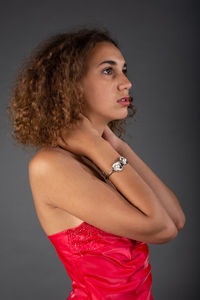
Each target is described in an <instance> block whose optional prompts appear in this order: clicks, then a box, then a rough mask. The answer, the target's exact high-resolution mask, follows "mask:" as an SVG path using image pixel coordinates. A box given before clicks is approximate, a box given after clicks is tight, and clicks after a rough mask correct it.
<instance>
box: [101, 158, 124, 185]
mask: <svg viewBox="0 0 200 300" xmlns="http://www.w3.org/2000/svg"><path fill="white" fill-rule="evenodd" d="M127 164H128V160H127V159H126V158H125V157H123V156H120V158H119V160H118V161H116V162H115V163H114V164H113V165H112V170H111V171H110V172H109V174H108V175H106V179H108V178H109V176H110V175H111V174H112V173H113V172H121V171H122V170H123V167H124V165H127Z"/></svg>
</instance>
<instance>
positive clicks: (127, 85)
mask: <svg viewBox="0 0 200 300" xmlns="http://www.w3.org/2000/svg"><path fill="white" fill-rule="evenodd" d="M118 87H119V90H120V91H121V90H123V89H128V90H129V89H131V87H132V83H131V82H130V81H129V80H128V78H127V77H126V75H125V74H123V75H122V77H121V78H120V81H119V84H118Z"/></svg>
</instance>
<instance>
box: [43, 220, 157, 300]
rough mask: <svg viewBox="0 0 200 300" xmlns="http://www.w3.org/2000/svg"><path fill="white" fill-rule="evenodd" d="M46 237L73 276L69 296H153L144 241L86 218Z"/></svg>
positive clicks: (100, 299) (149, 299)
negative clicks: (84, 220) (116, 231)
mask: <svg viewBox="0 0 200 300" xmlns="http://www.w3.org/2000/svg"><path fill="white" fill-rule="evenodd" d="M47 237H48V238H49V240H50V241H51V243H52V244H53V245H54V247H55V249H56V251H57V254H58V256H59V258H60V260H61V261H62V263H63V264H64V267H65V269H66V271H67V273H68V275H69V277H70V278H71V280H72V292H71V293H70V295H69V297H68V298H67V299H68V300H72V299H73V300H85V299H91V300H104V299H105V300H107V299H110V300H111V299H112V300H153V296H152V293H151V285H152V275H151V266H150V264H149V249H148V245H147V244H146V243H144V242H140V241H135V240H131V239H128V238H125V237H121V236H118V235H114V234H111V233H107V232H105V231H103V230H101V229H99V228H97V227H94V226H92V225H90V224H88V223H86V222H82V223H81V224H80V225H79V226H77V227H74V228H70V229H66V230H63V231H61V232H58V233H55V234H52V235H47Z"/></svg>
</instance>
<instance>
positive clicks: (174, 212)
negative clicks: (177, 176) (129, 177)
mask: <svg viewBox="0 0 200 300" xmlns="http://www.w3.org/2000/svg"><path fill="white" fill-rule="evenodd" d="M117 151H118V152H119V154H120V155H122V156H124V157H126V158H127V160H128V162H129V163H130V165H131V166H132V167H133V168H134V169H135V170H136V172H137V173H138V174H139V175H140V176H141V177H142V178H143V180H144V181H145V182H146V183H147V184H148V186H149V187H150V188H151V189H152V191H153V192H154V193H155V195H156V196H157V198H158V199H159V200H160V202H161V203H162V205H163V207H164V208H165V210H166V211H167V213H168V215H169V217H170V218H171V219H172V221H173V222H174V224H175V225H176V227H177V229H178V230H180V229H182V228H183V226H184V224H185V220H186V218H185V215H184V212H183V210H182V208H181V206H180V203H179V200H178V199H177V197H176V196H175V194H174V193H173V192H172V191H171V190H170V189H169V188H168V187H167V186H166V185H165V184H164V183H163V182H162V181H161V180H160V179H159V178H158V176H157V175H156V174H155V173H154V172H153V171H152V170H151V169H150V168H149V167H148V166H147V165H146V164H145V162H144V161H143V160H142V159H141V158H140V157H139V156H138V155H137V154H136V153H135V152H134V151H133V150H132V149H131V147H130V146H129V145H128V144H127V143H125V142H124V141H122V140H121V143H120V146H119V148H118V150H117Z"/></svg>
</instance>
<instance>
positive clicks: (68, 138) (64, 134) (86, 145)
mask: <svg viewBox="0 0 200 300" xmlns="http://www.w3.org/2000/svg"><path fill="white" fill-rule="evenodd" d="M79 116H80V118H81V119H80V120H79V121H77V123H76V124H73V125H72V127H71V128H63V129H62V131H61V136H60V137H59V138H58V139H57V142H58V145H60V146H61V147H63V148H64V149H65V150H68V151H70V152H73V153H75V154H77V155H83V156H87V155H88V150H89V149H91V148H93V146H94V145H96V144H97V143H98V142H101V141H103V138H102V137H101V136H100V134H99V132H98V130H97V129H96V128H95V127H94V126H93V124H92V122H91V121H90V120H89V119H88V118H87V117H86V116H84V115H83V114H82V113H80V114H79Z"/></svg>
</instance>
